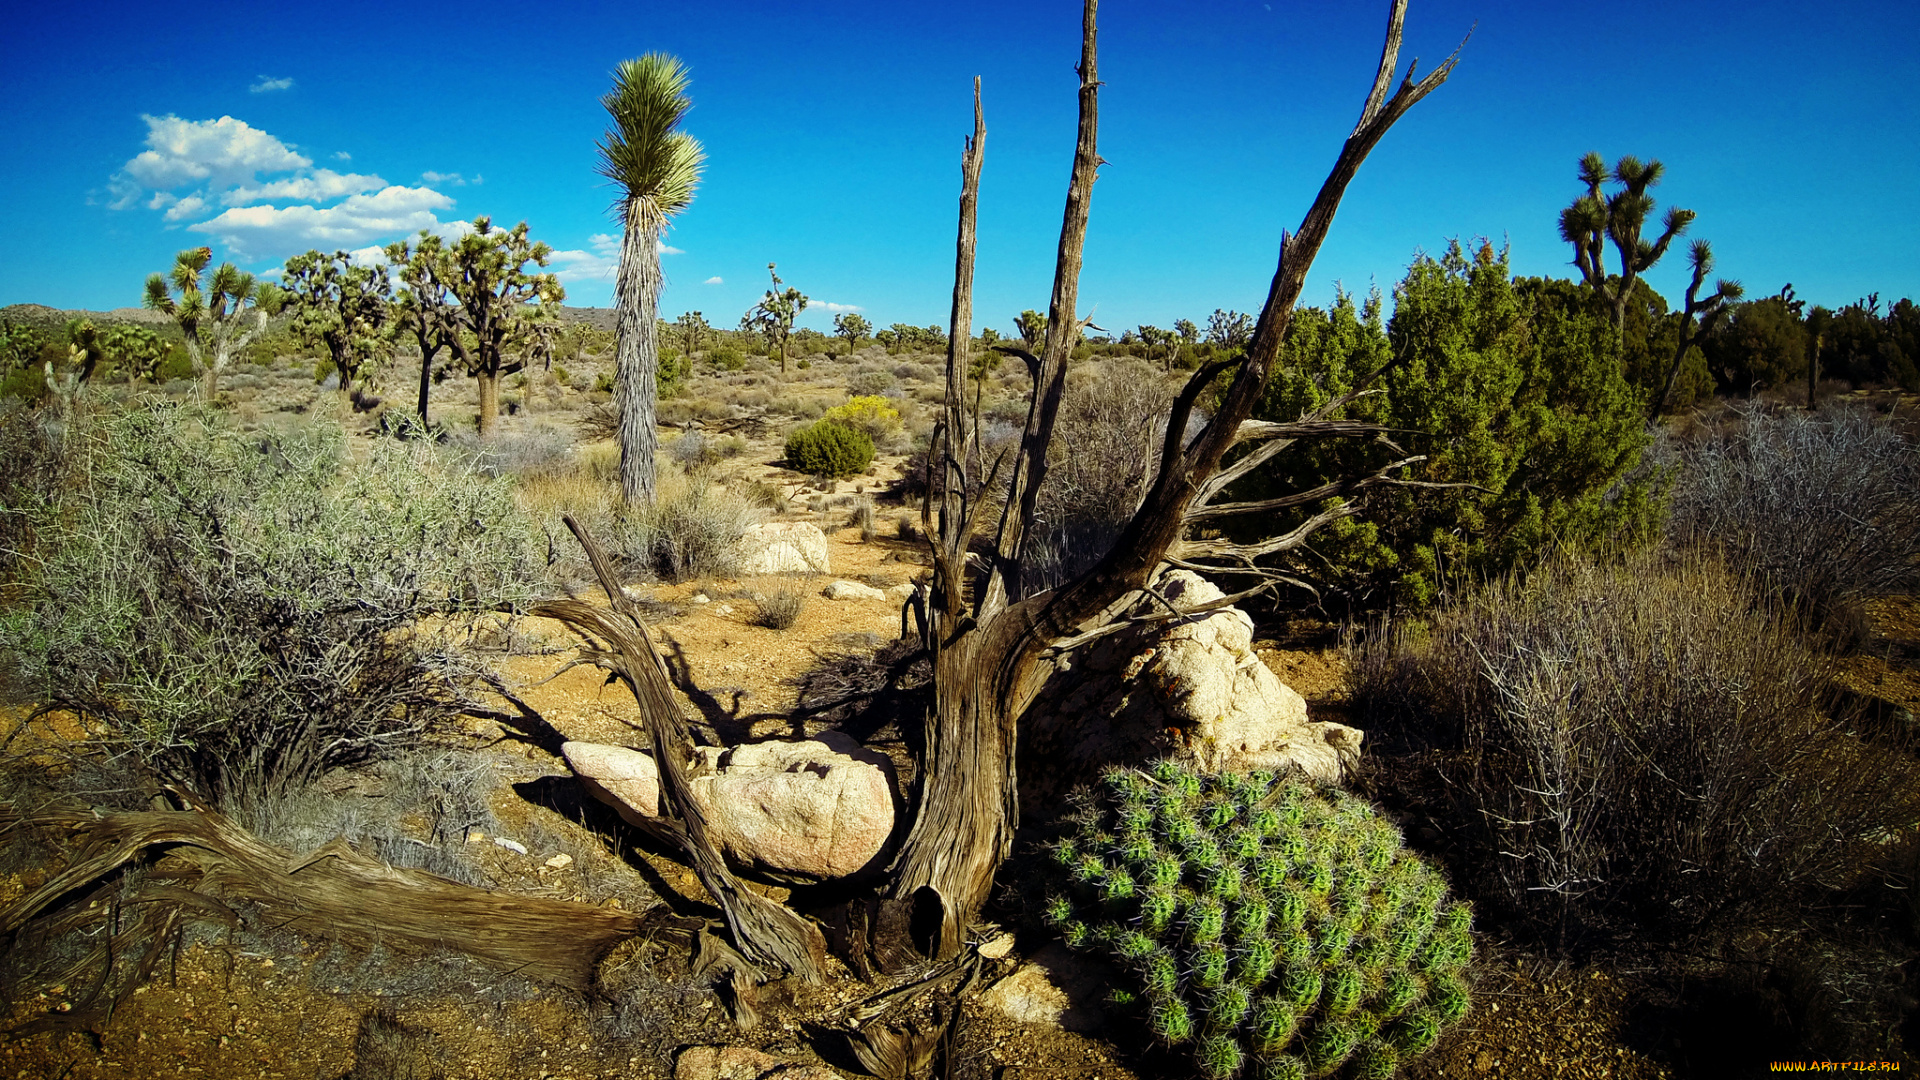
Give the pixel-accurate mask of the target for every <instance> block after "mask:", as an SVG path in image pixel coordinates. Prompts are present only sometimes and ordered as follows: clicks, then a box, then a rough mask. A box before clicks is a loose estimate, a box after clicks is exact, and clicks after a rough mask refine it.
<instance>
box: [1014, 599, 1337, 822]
mask: <svg viewBox="0 0 1920 1080" xmlns="http://www.w3.org/2000/svg"><path fill="white" fill-rule="evenodd" d="M1156 587H1157V589H1158V591H1159V592H1160V594H1161V595H1162V596H1164V597H1166V598H1167V600H1168V601H1169V602H1171V603H1172V604H1173V605H1174V606H1175V607H1176V608H1179V609H1181V610H1183V611H1184V610H1188V609H1191V608H1196V607H1201V606H1204V605H1206V604H1209V603H1213V602H1215V601H1218V600H1221V599H1223V594H1222V593H1221V592H1220V590H1219V589H1218V588H1216V587H1215V586H1214V585H1213V584H1211V583H1210V582H1208V581H1206V580H1205V579H1204V578H1201V577H1199V576H1198V575H1196V574H1193V573H1189V572H1188V571H1185V570H1173V571H1169V572H1167V573H1165V574H1163V575H1162V576H1161V577H1160V579H1159V581H1158V583H1157V585H1156ZM1252 646H1253V620H1252V619H1251V618H1249V617H1248V616H1247V614H1246V613H1245V612H1243V611H1241V610H1239V609H1238V608H1235V607H1231V606H1229V607H1223V608H1217V609H1214V610H1212V611H1208V612H1205V613H1202V614H1199V615H1194V616H1190V617H1187V618H1183V619H1177V620H1172V621H1169V622H1162V623H1155V624H1149V625H1145V626H1141V627H1136V628H1133V629H1130V630H1124V631H1121V632H1119V633H1116V634H1112V635H1109V636H1108V637H1105V638H1101V639H1099V640H1096V641H1094V642H1092V643H1090V644H1088V645H1086V646H1084V647H1083V648H1081V649H1078V650H1076V651H1075V652H1074V653H1072V654H1071V655H1069V656H1068V657H1066V658H1064V659H1063V660H1058V661H1055V662H1054V670H1053V672H1052V673H1051V674H1050V675H1049V676H1048V678H1047V682H1046V684H1045V685H1044V686H1043V688H1042V689H1041V692H1040V694H1039V696H1038V697H1037V698H1036V699H1035V701H1034V705H1033V707H1032V708H1030V709H1029V710H1028V712H1027V715H1026V717H1025V718H1024V719H1023V721H1022V725H1023V730H1022V733H1021V748H1020V753H1021V764H1020V767H1019V775H1020V781H1021V790H1020V798H1021V804H1022V805H1023V806H1032V807H1035V808H1036V809H1041V808H1047V807H1053V806H1057V805H1058V799H1059V798H1060V796H1061V795H1063V794H1064V793H1065V790H1066V788H1067V787H1068V786H1070V785H1072V784H1076V783H1084V782H1086V781H1087V780H1090V779H1092V778H1093V777H1096V776H1098V775H1099V773H1100V771H1101V770H1102V769H1103V768H1105V767H1107V766H1108V765H1112V764H1124V765H1133V764H1139V763H1142V762H1145V761H1149V760H1152V759H1154V758H1159V757H1169V756H1171V757H1178V758H1184V759H1186V760H1188V761H1191V762H1193V763H1194V764H1196V765H1198V766H1199V767H1201V768H1203V769H1207V770H1209V771H1234V772H1247V771H1251V770H1254V769H1271V770H1280V769H1284V768H1288V767H1290V766H1297V767H1299V768H1300V769H1302V770H1304V771H1305V772H1306V773H1307V774H1308V775H1310V776H1312V777H1314V778H1315V779H1317V780H1323V781H1328V782H1337V781H1339V779H1340V778H1341V776H1342V775H1343V773H1344V771H1345V769H1346V767H1347V766H1348V765H1349V764H1351V763H1352V762H1353V761H1354V760H1356V759H1357V758H1358V756H1359V753H1360V744H1361V741H1362V739H1363V738H1364V735H1363V734H1362V733H1361V732H1360V731H1359V730H1357V729H1355V728H1351V727H1347V726H1346V725H1344V724H1331V723H1321V722H1316V721H1313V720H1311V719H1310V718H1309V717H1308V716H1307V703H1306V700H1305V699H1304V698H1302V697H1301V696H1300V695H1299V694H1298V693H1296V692H1295V691H1294V690H1293V688H1292V687H1289V686H1287V685H1286V684H1285V683H1282V682H1281V681H1280V679H1279V677H1278V676H1276V675H1274V673H1273V671H1272V669H1270V668H1268V667H1267V665H1266V664H1265V663H1264V662H1262V661H1261V660H1260V658H1259V657H1258V656H1256V655H1255V654H1254V652H1253V648H1252ZM1096 718H1097V719H1096Z"/></svg>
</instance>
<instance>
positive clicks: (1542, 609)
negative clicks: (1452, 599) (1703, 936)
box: [1354, 551, 1920, 948]
mask: <svg viewBox="0 0 1920 1080" xmlns="http://www.w3.org/2000/svg"><path fill="white" fill-rule="evenodd" d="M1804 640H1805V639H1804V637H1803V635H1802V633H1801V632H1800V628H1799V626H1798V624H1797V623H1796V621H1795V619H1794V617H1793V615H1792V613H1791V612H1789V611H1786V610H1783V609H1782V608H1780V607H1779V606H1778V605H1775V604H1770V603H1769V602H1768V601H1767V600H1766V598H1765V595H1764V593H1763V591H1762V590H1761V589H1759V588H1757V587H1756V586H1755V583H1754V582H1753V581H1752V580H1751V579H1750V578H1749V577H1747V576H1743V575H1742V574H1739V573H1737V572H1734V571H1733V570H1730V569H1728V568H1727V567H1725V566H1723V565H1721V564H1720V563H1718V562H1716V561H1714V560H1713V559H1711V558H1708V557H1705V556H1702V555H1700V554H1698V553H1679V554H1675V553H1668V552H1661V551H1643V552H1640V553H1637V554H1634V555H1632V556H1629V557H1626V558H1623V559H1615V560H1596V559H1593V558H1589V557H1584V556H1576V555H1571V554H1566V555H1561V556H1557V557H1556V558H1554V559H1552V560H1550V561H1549V562H1548V563H1547V564H1546V565H1545V566H1543V567H1541V568H1540V569H1538V570H1536V571H1534V572H1532V573H1530V574H1526V575H1520V574H1515V575H1511V576H1508V577H1505V578H1502V579H1499V580H1497V581H1495V582H1492V583H1490V584H1489V585H1488V586H1486V587H1485V588H1484V589H1482V590H1481V591H1480V592H1478V593H1477V594H1476V595H1473V596H1472V597H1470V598H1468V599H1465V600H1463V601H1462V602H1459V603H1457V604H1455V605H1452V606H1450V607H1448V608H1445V609H1443V610H1441V611H1438V612H1436V613H1435V614H1434V615H1433V617H1432V618H1431V619H1430V620H1426V621H1423V622H1420V623H1402V624H1401V625H1399V626H1397V627H1394V628H1393V629H1391V630H1389V631H1383V632H1380V633H1376V634H1375V635H1373V636H1372V637H1371V638H1370V639H1369V640H1368V641H1367V643H1366V644H1365V645H1364V646H1362V647H1361V648H1360V650H1359V652H1358V655H1357V656H1356V657H1355V682H1356V685H1355V692H1354V702H1355V708H1356V713H1357V715H1358V716H1359V718H1360V720H1361V722H1362V723H1363V724H1364V726H1365V727H1366V728H1367V729H1368V730H1369V731H1376V732H1380V733H1381V734H1382V735H1383V736H1384V738H1385V740H1386V743H1387V746H1386V749H1387V751H1388V759H1389V760H1390V763H1391V764H1392V765H1393V767H1394V768H1396V769H1401V770H1405V771H1404V772H1403V773H1396V775H1395V776H1393V777H1392V778H1391V779H1390V781H1389V783H1390V785H1391V786H1392V787H1394V788H1396V789H1397V790H1398V792H1399V793H1400V795H1401V796H1406V795H1408V794H1409V793H1421V794H1422V797H1423V798H1425V799H1427V800H1429V802H1428V808H1427V810H1428V812H1429V813H1431V814H1433V815H1434V816H1435V824H1436V826H1437V827H1438V828H1439V830H1440V831H1441V832H1442V833H1443V834H1444V835H1445V836H1446V837H1447V839H1448V843H1449V844H1450V845H1451V846H1452V848H1453V854H1452V857H1451V859H1450V861H1451V862H1452V863H1453V865H1454V866H1455V869H1456V874H1457V879H1458V880H1462V881H1467V882H1471V883H1472V887H1473V889H1475V890H1476V892H1477V895H1478V898H1479V899H1480V900H1481V902H1482V903H1483V905H1484V906H1487V907H1491V908H1493V909H1496V910H1498V911H1499V913H1500V914H1502V915H1503V916H1505V917H1506V918H1507V919H1508V920H1509V921H1510V924H1511V925H1513V926H1515V927H1517V928H1522V929H1525V930H1526V931H1527V932H1528V933H1529V934H1530V935H1532V936H1535V937H1536V938H1537V939H1538V940H1541V941H1542V942H1543V943H1546V944H1550V945H1554V946H1565V947H1569V948H1572V947H1580V946H1587V945H1597V944H1603V943H1605V942H1608V941H1616V940H1627V939H1633V940H1640V941H1674V940H1681V939H1686V938H1690V937H1691V936H1693V935H1696V934H1699V933H1702V932H1705V931H1708V930H1712V929H1719V928H1737V927H1739V926H1742V925H1747V924H1749V923H1750V921H1751V920H1754V919H1759V920H1762V921H1763V922H1764V921H1768V920H1777V919H1779V918H1781V917H1783V916H1787V915H1790V914H1791V913H1792V912H1793V911H1795V910H1797V909H1798V906H1799V904H1800V903H1801V902H1802V901H1803V900H1804V899H1805V898H1806V895H1807V893H1808V891H1809V890H1820V889H1831V888H1842V887H1845V886H1846V885H1847V884H1848V883H1849V882H1853V881H1856V880H1858V879H1859V878H1860V876H1861V875H1862V874H1864V873H1866V872H1867V871H1868V869H1869V867H1870V866H1871V864H1872V861H1873V860H1874V859H1875V858H1877V857H1878V856H1879V855H1880V854H1881V853H1882V852H1883V850H1884V844H1885V842H1886V841H1887V840H1889V839H1890V838H1893V837H1898V836H1902V835H1905V833H1906V831H1907V830H1909V829H1910V828H1911V827H1912V824H1913V823H1914V822H1915V821H1917V820H1920V764H1917V763H1916V761H1915V759H1914V758H1912V757H1911V756H1910V754H1908V753H1906V752H1905V751H1904V749H1903V748H1900V747H1888V746H1877V745H1873V744H1871V743H1869V742H1868V741H1866V739H1865V738H1863V736H1862V733H1861V732H1860V731H1858V730H1856V729H1855V728H1854V726H1852V725H1850V724H1849V723H1848V722H1847V716H1846V714H1845V713H1844V712H1840V711H1838V702H1837V701H1836V700H1835V699H1834V697H1833V695H1832V694H1831V691H1830V684H1829V681H1828V678H1827V676H1828V671H1827V670H1826V668H1825V666H1824V662H1823V660H1822V659H1821V657H1820V656H1819V655H1818V654H1817V653H1815V652H1813V651H1811V650H1809V649H1808V647H1807V646H1806V645H1805V644H1804ZM1889 737H1891V736H1889ZM1396 742H1397V743H1399V744H1400V745H1398V746H1394V745H1392V744H1393V743H1396ZM1890 751H1892V752H1890Z"/></svg>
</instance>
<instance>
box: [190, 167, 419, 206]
mask: <svg viewBox="0 0 1920 1080" xmlns="http://www.w3.org/2000/svg"><path fill="white" fill-rule="evenodd" d="M386 186H387V182H386V181H385V180H382V179H380V178H379V177H378V176H372V175H362V174H360V173H337V172H334V171H333V170H332V169H315V170H314V171H313V172H311V173H309V174H308V175H306V176H294V177H289V178H287V179H285V180H275V181H273V182H272V183H270V184H259V185H243V186H241V187H237V188H234V189H233V190H232V191H229V192H227V193H226V194H224V195H222V196H220V202H221V203H222V204H223V205H226V206H245V205H247V204H248V203H257V202H273V201H275V200H277V199H292V200H294V201H295V202H326V201H328V200H329V199H338V198H340V197H341V196H343V195H358V194H360V193H361V192H363V191H377V190H379V189H381V188H384V187H386Z"/></svg>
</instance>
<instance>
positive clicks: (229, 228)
mask: <svg viewBox="0 0 1920 1080" xmlns="http://www.w3.org/2000/svg"><path fill="white" fill-rule="evenodd" d="M452 205H453V200H452V199H450V198H448V197H447V196H445V195H442V194H441V193H440V192H438V191H435V190H433V189H432V188H425V187H411V188H410V187H399V186H394V187H388V188H385V189H383V190H381V191H379V192H376V193H374V194H372V195H354V196H351V197H349V198H347V199H346V200H344V201H342V202H341V203H339V204H338V205H336V206H328V207H318V206H286V207H275V206H237V207H234V208H232V209H230V210H227V211H225V212H223V213H221V214H220V215H219V216H218V217H215V218H212V219H210V220H207V221H202V222H199V223H197V224H195V225H194V226H192V228H193V229H194V230H195V231H196V232H204V233H212V234H213V235H215V236H217V237H219V238H220V240H221V241H222V242H223V243H225V244H226V245H227V246H228V247H230V248H232V249H233V250H234V252H235V253H236V254H238V255H241V256H243V257H246V256H247V254H248V253H249V252H270V251H292V250H298V249H300V248H303V247H317V248H321V249H323V250H325V249H329V248H345V247H348V246H349V245H365V244H367V243H368V242H369V241H372V240H377V239H380V238H383V237H398V236H404V235H407V234H409V233H414V232H418V231H420V230H421V229H434V230H436V231H439V230H442V229H444V228H446V224H445V223H443V222H441V221H440V219H439V218H437V217H435V216H434V213H433V212H434V211H435V210H443V209H446V208H448V207H451V206H452Z"/></svg>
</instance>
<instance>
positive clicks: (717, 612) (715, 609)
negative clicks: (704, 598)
mask: <svg viewBox="0 0 1920 1080" xmlns="http://www.w3.org/2000/svg"><path fill="white" fill-rule="evenodd" d="M707 613H708V614H710V615H713V616H715V617H716V618H718V617H721V616H726V615H731V614H733V605H732V604H715V605H713V606H712V607H710V608H708V609H707Z"/></svg>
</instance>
